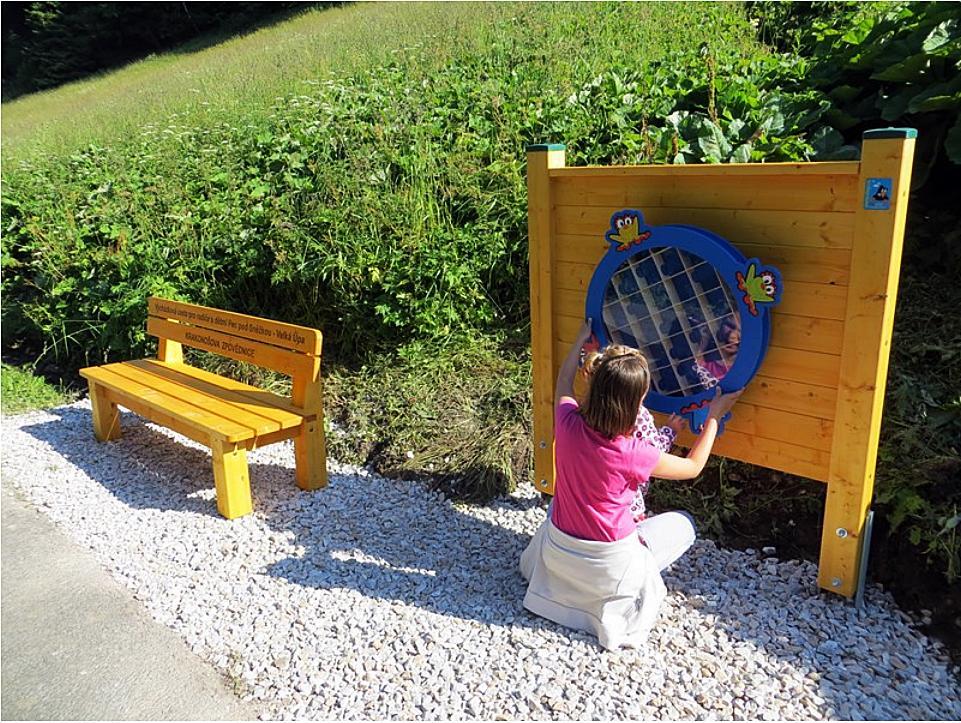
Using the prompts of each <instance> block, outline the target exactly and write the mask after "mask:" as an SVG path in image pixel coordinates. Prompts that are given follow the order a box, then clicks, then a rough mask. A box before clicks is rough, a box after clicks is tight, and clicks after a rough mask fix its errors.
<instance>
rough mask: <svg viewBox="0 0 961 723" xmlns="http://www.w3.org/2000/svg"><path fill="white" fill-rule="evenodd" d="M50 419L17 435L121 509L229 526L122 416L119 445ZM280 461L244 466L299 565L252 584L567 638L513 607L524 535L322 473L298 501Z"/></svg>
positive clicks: (183, 471)
mask: <svg viewBox="0 0 961 723" xmlns="http://www.w3.org/2000/svg"><path fill="white" fill-rule="evenodd" d="M51 413H52V414H57V415H59V417H60V419H59V420H57V421H51V422H44V423H41V424H35V425H31V426H26V427H24V428H23V431H24V432H27V433H29V434H30V435H32V436H34V437H35V438H37V439H39V440H41V441H43V442H46V443H47V444H49V445H50V446H51V447H52V448H53V449H54V450H56V452H57V453H58V454H60V455H61V456H62V457H63V458H64V459H66V460H67V461H68V462H70V463H71V464H73V465H75V466H76V467H77V468H79V469H80V470H82V471H83V473H84V474H86V475H87V476H88V477H90V478H91V479H92V480H94V481H96V482H97V483H98V484H100V485H101V486H103V487H104V488H105V489H106V490H108V491H109V492H110V493H111V494H112V495H113V496H114V497H116V498H117V499H118V500H120V501H121V502H123V503H124V504H125V505H127V506H129V507H132V508H136V509H152V510H159V511H170V510H173V511H180V512H189V513H194V514H197V515H203V516H205V517H209V518H211V521H212V522H214V523H216V524H224V525H229V524H232V522H231V521H228V520H225V519H223V518H221V517H220V515H219V514H218V512H217V508H216V502H215V500H214V497H213V494H212V493H213V473H212V471H211V466H210V455H209V453H208V452H206V451H205V450H202V449H196V448H194V447H191V446H187V445H185V444H183V443H181V442H179V441H177V440H175V439H171V438H170V437H168V436H166V435H164V434H162V433H161V432H159V431H156V430H155V429H153V428H151V427H150V426H148V425H147V424H146V423H145V422H144V420H142V419H141V418H140V417H138V416H136V415H133V414H130V413H126V412H124V413H123V414H122V418H121V426H122V430H123V436H122V437H121V438H120V439H119V440H117V441H114V442H110V443H107V444H98V443H95V442H94V441H93V430H92V423H91V417H90V410H89V409H87V408H83V407H80V408H77V407H64V408H60V409H57V410H52V411H51ZM268 449H279V445H276V446H271V447H269V448H268ZM289 458H290V464H291V466H289V467H288V466H285V465H281V464H263V463H259V462H256V461H253V460H255V459H256V456H255V455H252V461H251V462H250V465H249V466H250V478H251V489H252V493H253V497H254V511H255V515H256V516H257V517H259V518H260V519H262V520H263V521H264V523H266V525H267V527H269V529H270V530H271V531H272V532H274V533H278V534H280V535H281V536H283V537H285V538H286V539H287V540H288V542H289V544H291V545H293V546H297V547H301V548H303V554H302V555H296V556H289V557H286V558H284V559H281V560H279V561H277V562H275V563H272V564H269V565H268V566H267V567H266V568H265V569H264V570H263V571H262V572H263V574H266V575H270V576H273V577H276V578H280V579H284V580H286V581H288V582H290V583H293V584H296V585H302V586H304V587H310V588H316V589H336V588H349V589H354V590H356V591H358V592H360V593H362V594H363V595H365V596H369V597H373V598H379V599H382V600H386V601H396V602H400V603H403V604H406V605H411V606H416V607H420V608H424V609H426V610H430V611H432V612H435V613H438V614H441V615H448V616H452V617H458V618H462V619H466V620H476V621H478V622H481V623H484V624H487V625H506V626H509V625H522V626H525V627H531V628H547V629H551V630H555V631H559V632H563V634H568V633H572V632H573V631H568V630H566V629H564V628H561V627H559V626H555V625H554V624H553V623H550V622H548V621H545V620H541V619H540V618H537V617H535V616H533V615H531V614H530V613H528V612H527V611H526V610H525V609H524V608H523V606H522V600H523V597H524V593H525V591H526V583H525V582H524V580H523V578H522V577H521V575H520V573H519V572H518V570H517V562H518V560H519V559H520V554H521V552H522V551H523V549H524V547H525V546H526V545H527V543H528V541H529V539H530V536H529V535H527V534H524V533H519V532H515V531H512V530H510V529H508V528H507V527H505V526H503V525H501V524H496V523H493V522H487V521H484V520H480V519H478V518H476V517H474V516H472V515H469V514H466V513H465V512H463V511H461V510H459V509H458V508H457V507H456V506H454V505H453V504H451V503H449V502H447V501H446V500H442V498H441V495H440V493H435V492H429V491H428V490H426V489H425V488H424V487H423V486H421V485H419V484H417V483H413V482H397V481H393V480H389V479H384V478H381V477H377V476H374V475H368V476H364V475H353V474H336V473H332V474H331V476H330V484H329V485H328V487H326V488H325V489H322V490H319V491H317V492H304V491H302V490H300V489H298V488H297V486H296V484H295V482H294V470H293V466H292V464H293V454H292V453H291V454H290V455H289ZM535 507H539V502H538V499H537V498H529V499H521V498H508V499H502V500H498V501H495V503H493V504H492V505H491V506H490V507H488V508H485V509H486V510H487V511H488V512H493V513H494V514H496V512H497V510H502V511H503V512H504V513H510V514H512V515H513V514H517V513H518V512H523V511H530V512H531V513H532V514H543V513H542V512H534V511H533V509H534V508H535ZM234 522H237V521H234ZM248 524H249V523H248ZM574 634H575V635H579V634H577V633H574Z"/></svg>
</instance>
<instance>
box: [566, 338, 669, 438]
mask: <svg viewBox="0 0 961 723" xmlns="http://www.w3.org/2000/svg"><path fill="white" fill-rule="evenodd" d="M583 369H584V372H585V374H586V376H587V378H588V380H589V382H590V385H589V386H588V390H587V397H586V399H585V400H584V404H583V405H582V406H581V408H580V410H579V411H580V415H581V417H582V418H583V419H584V421H585V422H586V423H587V426H589V427H590V428H591V429H593V430H594V431H595V432H598V433H599V434H602V435H604V436H605V437H607V438H608V439H614V438H615V437H617V436H620V435H626V434H630V432H631V430H632V429H633V428H634V422H635V420H636V419H637V412H638V410H639V409H640V407H641V401H643V399H644V397H645V396H646V395H647V392H648V390H649V389H650V386H651V372H650V370H649V369H648V367H647V359H645V358H644V355H643V354H641V352H639V351H638V350H637V349H632V348H631V347H629V346H621V345H620V344H612V345H610V346H607V347H604V349H602V350H601V351H600V352H591V353H590V354H588V355H587V357H585V359H584V367H583Z"/></svg>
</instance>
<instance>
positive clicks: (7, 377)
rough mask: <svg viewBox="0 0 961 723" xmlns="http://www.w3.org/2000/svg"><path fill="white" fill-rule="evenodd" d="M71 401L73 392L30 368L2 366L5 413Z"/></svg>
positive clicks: (0, 401) (0, 398)
mask: <svg viewBox="0 0 961 723" xmlns="http://www.w3.org/2000/svg"><path fill="white" fill-rule="evenodd" d="M71 401H72V395H71V394H69V393H68V392H67V391H65V390H64V389H63V388H62V387H55V386H53V385H52V384H49V383H48V382H47V381H45V380H44V379H43V378H42V377H38V376H36V375H35V374H34V373H33V372H32V371H31V370H30V369H29V368H26V367H15V366H12V365H10V364H3V365H2V367H0V407H2V410H3V413H4V414H20V413H22V412H29V411H31V410H34V409H47V408H49V407H56V406H59V405H61V404H67V403H69V402H71Z"/></svg>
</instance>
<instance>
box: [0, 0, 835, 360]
mask: <svg viewBox="0 0 961 723" xmlns="http://www.w3.org/2000/svg"><path fill="white" fill-rule="evenodd" d="M628 10H631V9H630V8H624V9H622V7H620V6H608V7H603V12H599V13H597V14H596V19H597V20H598V22H599V23H601V24H602V25H603V26H604V27H605V28H607V29H606V30H604V32H607V33H611V32H613V31H616V29H617V28H618V27H619V25H618V23H619V22H621V21H623V20H625V19H624V18H622V17H621V16H622V15H623V14H624V13H626V12H627V11H628ZM631 12H639V10H631ZM581 16H583V17H588V16H591V17H595V14H593V13H589V12H588V11H587V10H586V9H585V10H580V11H578V13H571V17H573V18H580V17H581ZM539 19H540V16H539V15H538V14H537V13H531V14H528V15H523V16H519V17H515V18H510V20H509V21H505V22H503V24H502V26H501V27H499V28H492V29H490V34H491V37H493V38H501V40H499V41H496V42H492V43H490V44H489V45H487V46H486V47H485V49H484V51H483V52H476V51H474V50H473V49H471V47H470V46H464V48H463V49H462V50H461V51H460V52H459V53H457V54H455V57H454V60H453V61H452V62H450V63H448V64H447V65H445V66H444V67H442V68H440V69H435V70H433V71H432V72H429V71H428V70H426V69H427V68H428V67H429V60H428V59H426V58H423V59H422V58H421V57H419V54H418V51H417V50H416V49H412V50H411V51H410V52H409V53H407V54H406V55H405V56H404V57H403V59H398V61H396V62H394V63H391V64H388V65H385V66H381V67H376V68H373V69H371V70H370V71H369V72H366V73H363V74H361V75H357V76H354V77H348V78H335V79H331V80H327V81H324V82H317V83H315V84H313V85H312V86H307V88H308V91H307V92H305V93H303V94H300V95H297V96H293V97H288V98H285V99H283V100H282V102H280V103H279V104H278V105H277V106H276V107H275V108H274V109H273V112H272V113H270V114H268V115H267V116H266V117H265V118H263V119H261V120H258V121H257V122H256V124H247V125H242V124H239V123H238V124H237V125H234V124H231V123H221V124H218V125H212V126H210V127H205V128H198V127H195V126H181V125H179V123H178V121H177V119H176V118H171V119H170V120H168V121H167V122H165V123H158V124H157V125H155V126H149V127H146V128H144V129H143V130H142V134H141V138H140V139H139V140H137V141H132V142H128V143H127V144H125V145H122V146H117V147H111V148H101V147H95V146H91V147H88V148H85V149H82V150H80V151H78V152H76V153H74V154H72V155H71V156H69V157H66V158H63V157H61V158H42V159H25V160H22V161H20V162H19V163H16V164H9V165H8V167H7V168H5V172H4V176H5V179H4V180H5V184H6V185H5V193H4V196H3V216H4V223H5V234H4V246H3V249H4V257H3V263H4V294H5V297H6V299H5V301H6V302H7V303H5V305H4V324H5V328H7V329H9V330H10V333H11V334H12V335H14V336H15V337H17V338H21V339H24V340H26V341H29V342H31V343H32V344H33V346H35V347H37V348H43V349H46V350H49V351H53V352H55V353H56V354H57V355H58V356H60V357H61V358H70V359H74V360H78V361H83V362H96V361H102V360H103V359H105V358H108V357H110V356H120V357H123V356H128V355H129V354H131V353H141V352H143V351H144V343H145V338H144V335H143V331H142V319H143V314H144V312H143V308H144V307H143V302H144V299H145V298H146V296H148V295H150V294H151V293H156V294H160V293H162V294H173V295H177V296H180V297H181V298H185V299H187V300H190V301H194V302H197V303H207V304H211V305H215V306H227V307H229V308H233V309H235V310H238V311H244V312H249V313H254V314H264V315H268V316H270V315H271V314H273V315H281V314H280V312H281V310H282V316H283V317H284V318H286V319H291V320H297V321H299V322H301V323H305V324H311V325H316V326H318V327H320V328H322V329H324V332H325V336H326V339H327V341H328V348H329V349H331V350H333V353H334V354H335V355H337V357H338V358H340V359H342V360H348V361H349V360H352V359H357V358H360V357H361V356H363V355H364V354H366V353H368V352H370V351H373V350H377V349H391V348H396V346H397V345H398V344H399V343H404V342H406V341H407V340H409V339H424V340H427V339H445V338H448V337H450V336H453V335H458V334H464V333H480V334H483V335H493V336H495V337H502V338H503V337H504V336H505V335H506V336H507V337H508V338H520V339H525V338H526V335H527V332H526V327H527V318H528V282H527V255H526V244H527V230H526V200H525V199H526V189H525V169H524V162H525V158H524V151H523V149H524V146H525V145H526V144H528V143H531V142H535V141H542V140H546V139H553V140H564V141H567V142H568V143H569V158H570V162H571V163H597V164H605V163H617V162H625V161H628V162H647V161H660V162H673V163H696V162H704V161H711V160H746V159H748V158H751V159H762V158H765V159H769V160H802V159H805V158H808V157H810V156H811V155H812V154H813V153H814V149H813V147H812V146H811V145H810V144H809V143H808V141H807V140H806V139H805V137H804V131H805V129H808V128H810V127H812V124H813V123H814V122H815V121H816V120H817V118H818V117H819V116H820V115H821V114H822V113H823V112H824V110H825V108H826V105H825V104H824V103H823V102H822V100H820V99H819V98H817V97H815V96H814V95H812V94H811V93H809V92H807V91H805V90H803V89H802V88H801V87H800V83H799V78H800V77H801V72H802V71H803V64H798V63H797V62H795V61H791V60H789V59H784V58H779V57H774V56H760V57H758V58H755V59H752V60H748V59H744V58H742V57H741V56H740V55H739V54H737V53H735V52H733V51H731V50H727V51H725V52H723V53H722V52H720V51H716V50H714V49H713V47H708V46H704V47H701V48H698V49H691V50H689V51H686V52H675V53H672V54H669V55H668V56H667V58H666V59H661V60H659V61H657V62H653V63H647V62H641V63H633V62H631V61H630V60H629V58H628V57H622V56H620V55H618V54H616V53H615V54H614V57H609V58H607V60H606V62H605V63H604V64H600V65H597V64H593V63H589V62H587V60H586V59H585V60H584V61H582V62H579V63H578V64H577V65H576V66H575V67H574V68H573V69H572V70H571V71H569V72H571V73H572V75H571V77H570V78H559V79H553V75H552V74H553V73H555V72H556V71H555V67H554V66H555V64H556V58H553V57H551V56H550V55H548V54H547V53H539V52H535V51H534V50H533V48H535V47H536V46H531V45H530V44H529V41H527V40H526V39H528V38H531V37H537V35H538V31H537V27H538V20H539ZM522 40H523V42H522ZM593 52H594V53H596V54H598V55H600V56H605V55H606V54H607V53H609V52H610V51H609V50H608V49H606V48H604V47H603V46H601V47H599V48H594V49H593ZM588 71H590V75H588ZM578 78H586V79H582V80H578ZM565 85H567V88H565ZM241 126H242V127H241Z"/></svg>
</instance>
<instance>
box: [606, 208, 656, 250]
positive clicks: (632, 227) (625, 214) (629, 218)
mask: <svg viewBox="0 0 961 723" xmlns="http://www.w3.org/2000/svg"><path fill="white" fill-rule="evenodd" d="M642 229H643V230H642ZM650 237H651V232H650V231H649V230H648V229H646V228H644V216H643V215H642V214H641V212H640V211H635V210H634V209H626V210H624V211H618V212H617V213H615V214H614V215H613V216H611V227H610V228H609V229H608V230H607V233H605V234H604V238H605V239H607V242H608V243H610V244H611V245H613V246H615V247H616V248H617V250H618V251H627V249H629V248H630V247H631V246H637V245H639V244H642V243H644V242H645V241H647V239H649V238H650Z"/></svg>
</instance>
